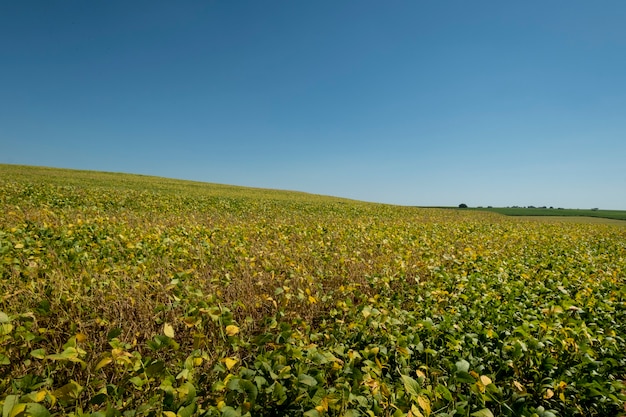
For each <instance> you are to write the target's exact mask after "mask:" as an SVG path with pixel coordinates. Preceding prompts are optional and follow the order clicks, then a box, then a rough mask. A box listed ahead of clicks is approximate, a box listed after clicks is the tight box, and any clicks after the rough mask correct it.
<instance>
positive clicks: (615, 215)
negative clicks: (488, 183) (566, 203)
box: [472, 207, 626, 220]
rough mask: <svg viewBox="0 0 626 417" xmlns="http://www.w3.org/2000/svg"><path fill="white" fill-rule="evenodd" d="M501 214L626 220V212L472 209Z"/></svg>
mask: <svg viewBox="0 0 626 417" xmlns="http://www.w3.org/2000/svg"><path fill="white" fill-rule="evenodd" d="M472 210H485V211H490V212H493V213H500V214H504V215H506V216H553V217H595V218H603V219H614V220H626V210H600V209H597V210H596V209H562V208H543V207H542V208H525V207H488V208H472Z"/></svg>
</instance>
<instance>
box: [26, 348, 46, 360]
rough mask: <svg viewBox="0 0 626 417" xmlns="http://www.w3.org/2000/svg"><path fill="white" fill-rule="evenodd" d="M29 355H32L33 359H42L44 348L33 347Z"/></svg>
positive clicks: (44, 353)
mask: <svg viewBox="0 0 626 417" xmlns="http://www.w3.org/2000/svg"><path fill="white" fill-rule="evenodd" d="M30 356H32V357H33V358H35V359H44V358H45V357H46V350H45V349H35V350H33V351H32V352H30Z"/></svg>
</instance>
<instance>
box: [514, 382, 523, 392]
mask: <svg viewBox="0 0 626 417" xmlns="http://www.w3.org/2000/svg"><path fill="white" fill-rule="evenodd" d="M513 385H515V388H516V389H517V390H518V391H519V392H525V391H526V388H524V386H523V385H522V384H520V383H519V382H517V381H513Z"/></svg>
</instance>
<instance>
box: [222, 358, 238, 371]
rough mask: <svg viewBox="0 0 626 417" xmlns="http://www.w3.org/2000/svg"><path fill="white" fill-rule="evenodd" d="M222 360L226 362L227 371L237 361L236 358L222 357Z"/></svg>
mask: <svg viewBox="0 0 626 417" xmlns="http://www.w3.org/2000/svg"><path fill="white" fill-rule="evenodd" d="M222 361H223V362H224V363H225V364H226V368H228V370H229V371H230V370H231V369H232V368H233V366H235V365H237V362H239V360H238V359H237V358H224V359H222Z"/></svg>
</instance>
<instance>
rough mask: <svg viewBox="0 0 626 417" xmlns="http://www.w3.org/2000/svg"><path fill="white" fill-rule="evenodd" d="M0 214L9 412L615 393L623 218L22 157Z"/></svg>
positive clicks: (607, 398) (618, 404) (285, 408)
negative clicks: (205, 180)
mask: <svg viewBox="0 0 626 417" xmlns="http://www.w3.org/2000/svg"><path fill="white" fill-rule="evenodd" d="M0 207H1V208H2V210H0V274H2V279H1V280H0V409H2V410H3V415H4V414H7V415H11V413H13V414H16V413H17V414H19V413H24V412H26V411H28V410H30V411H28V412H30V413H39V414H38V415H47V414H46V413H53V414H58V415H62V414H72V413H73V415H76V416H78V415H86V414H87V413H102V414H92V415H122V413H127V414H128V415H131V414H132V415H137V416H139V415H160V414H165V415H181V416H190V415H206V416H213V415H216V416H217V415H233V416H236V415H293V416H297V415H307V416H315V415H333V416H341V415H368V413H369V415H372V413H373V415H429V414H430V415H435V414H436V413H447V414H448V415H451V414H453V413H456V414H457V415H532V414H533V413H536V414H537V415H546V416H549V415H550V414H549V413H552V415H556V414H559V415H575V414H583V415H617V414H618V413H619V412H620V410H622V409H623V406H624V401H625V400H626V396H625V392H624V389H625V388H624V384H623V381H624V380H625V379H626V375H625V374H624V369H626V362H625V361H626V356H625V352H626V341H625V340H626V328H625V327H624V323H626V304H625V303H626V292H625V290H624V288H626V285H625V284H626V283H625V275H626V243H625V242H626V228H624V227H619V226H611V225H600V224H574V223H559V222H534V221H529V220H516V219H513V218H507V217H503V216H499V215H496V214H492V213H479V212H472V211H467V210H443V209H422V208H412V207H395V206H388V205H376V204H366V203H360V202H355V201H349V200H342V199H334V198H327V197H321V196H312V195H306V194H300V193H287V192H278V191H268V190H256V189H244V188H237V187H228V186H217V185H209V184H200V183H192V182H177V181H174V180H167V179H158V178H150V177H140V176H127V175H119V174H104V173H91V172H77V171H63V170H51V169H43V168H25V167H13V166H0ZM414 377H417V379H414ZM79 409H80V410H82V411H80V413H82V414H79ZM4 410H6V413H5V411H4ZM551 410H552V411H551ZM133 413H134V414H133Z"/></svg>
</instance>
